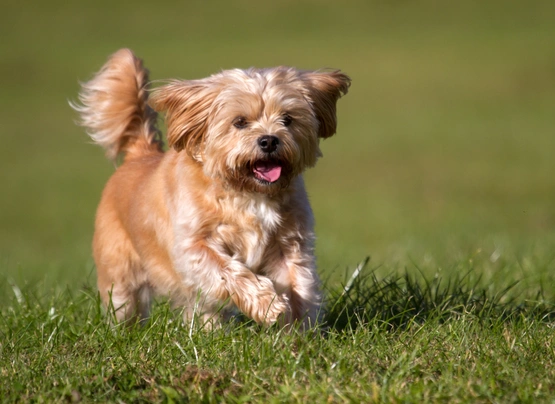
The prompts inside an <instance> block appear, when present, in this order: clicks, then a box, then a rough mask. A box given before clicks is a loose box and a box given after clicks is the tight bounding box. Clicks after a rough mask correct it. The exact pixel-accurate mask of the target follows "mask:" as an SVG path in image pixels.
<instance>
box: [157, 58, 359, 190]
mask: <svg viewBox="0 0 555 404" xmlns="http://www.w3.org/2000/svg"><path fill="white" fill-rule="evenodd" d="M349 84H350V79H349V77H347V76H346V75H344V74H342V73H340V72H310V71H299V70H296V69H293V68H287V67H278V68H274V69H249V70H227V71H224V72H222V73H219V74H216V75H213V76H210V77H208V78H206V79H202V80H191V81H173V82H171V83H170V84H168V85H165V86H162V87H160V88H158V89H157V90H155V92H154V94H153V95H152V98H151V104H152V105H153V107H154V108H155V109H156V110H158V111H166V122H167V127H168V134H167V138H168V143H169V145H170V146H171V147H173V148H175V149H176V150H177V151H181V150H183V151H185V152H186V153H187V154H189V155H190V156H191V157H192V158H193V159H195V160H196V161H197V162H198V163H199V164H202V165H203V168H204V172H205V174H206V175H208V176H210V177H212V178H214V179H220V180H221V181H223V183H224V184H225V185H227V186H231V187H233V188H235V189H238V190H244V191H252V192H259V193H265V194H270V195H272V194H276V193H278V192H279V191H280V190H282V189H283V188H286V187H287V186H288V185H289V183H290V181H291V179H292V178H294V177H295V176H297V175H299V174H301V173H302V172H303V171H304V170H305V169H306V168H308V167H311V166H313V165H314V164H315V163H316V160H317V159H318V157H319V156H320V155H321V153H320V148H319V140H320V138H327V137H329V136H331V135H333V134H334V133H335V130H336V126H337V119H336V102H337V100H338V99H339V97H341V95H343V94H345V93H346V92H347V90H348V87H349Z"/></svg>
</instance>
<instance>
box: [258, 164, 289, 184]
mask: <svg viewBox="0 0 555 404" xmlns="http://www.w3.org/2000/svg"><path fill="white" fill-rule="evenodd" d="M281 169H282V165H281V163H280V162H279V161H276V160H258V161H256V162H255V163H254V165H253V167H252V172H253V174H254V177H255V178H256V179H257V180H259V181H263V182H269V183H274V182H276V181H277V180H279V178H280V177H281Z"/></svg>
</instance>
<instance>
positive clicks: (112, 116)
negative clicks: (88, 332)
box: [74, 49, 350, 328]
mask: <svg viewBox="0 0 555 404" xmlns="http://www.w3.org/2000/svg"><path fill="white" fill-rule="evenodd" d="M349 84H350V79H349V77H347V76H346V75H344V74H342V73H340V72H339V71H330V72H318V71H300V70H296V69H293V68H289V67H277V68H271V69H254V68H251V69H248V70H238V69H236V70H227V71H223V72H221V73H217V74H215V75H213V76H210V77H208V78H205V79H201V80H184V81H177V80H175V81H170V82H169V83H167V84H166V85H163V86H162V87H159V88H157V89H155V90H154V91H153V94H152V96H151V97H150V100H148V92H147V90H148V89H147V87H148V73H147V71H146V70H145V69H144V68H143V66H142V62H141V61H140V59H137V58H136V57H135V56H134V55H133V53H132V52H131V51H130V50H128V49H122V50H120V51H118V52H117V53H115V54H114V55H112V56H111V58H110V59H109V60H108V62H107V63H106V64H105V65H104V67H102V69H101V70H100V71H99V72H98V73H97V74H96V75H95V76H94V78H93V79H92V80H90V81H89V82H87V83H85V84H83V86H82V91H81V93H80V97H79V99H80V105H77V106H74V108H75V109H76V110H77V111H79V112H80V114H81V123H82V125H83V126H85V127H86V128H87V129H88V133H89V135H90V136H91V138H92V139H93V140H94V141H95V142H96V143H98V144H99V145H101V146H102V147H103V148H104V149H105V150H106V153H107V156H108V157H109V158H111V159H113V160H115V159H116V158H117V157H118V156H119V155H120V154H124V156H125V157H124V160H123V164H122V165H121V166H120V167H119V168H118V169H117V170H116V172H115V173H114V175H113V176H112V177H111V178H110V180H109V181H108V183H107V185H106V187H105V189H104V192H103V194H102V199H101V201H100V205H99V207H98V211H97V215H96V224H95V233H94V241H93V254H94V259H95V262H96V266H97V272H98V288H99V291H100V294H101V296H102V299H103V301H104V302H105V303H106V304H107V305H109V304H113V307H114V308H115V309H116V317H117V319H118V320H126V319H129V318H134V317H136V316H139V317H141V318H145V317H146V316H148V312H149V306H150V300H151V296H152V295H153V294H165V295H169V296H170V298H171V300H172V301H173V302H175V304H177V305H179V306H181V307H183V308H184V313H185V319H186V320H190V319H191V318H192V315H193V314H195V313H196V314H199V315H201V316H202V317H203V318H204V320H206V321H208V322H212V321H216V322H217V321H219V319H220V317H221V313H225V312H226V311H227V310H228V309H229V308H231V307H233V306H235V307H237V308H239V310H241V311H242V312H243V313H244V314H245V315H247V316H248V317H250V318H252V319H254V320H255V321H257V322H258V323H263V324H272V323H274V322H276V321H277V320H278V319H281V321H282V322H283V323H284V324H293V323H295V322H301V325H302V326H303V327H304V328H307V327H310V326H313V325H314V324H315V323H316V322H317V320H318V314H319V311H320V306H321V303H322V297H321V293H320V289H319V280H318V276H317V274H316V270H315V259H314V232H313V216H312V211H311V209H310V205H309V202H308V198H307V195H306V192H305V187H304V184H303V179H302V176H301V174H302V173H303V171H304V170H305V169H306V168H308V167H312V166H313V165H314V164H315V163H316V160H317V159H318V157H319V156H320V155H321V153H320V149H319V147H318V144H319V141H320V139H321V138H327V137H329V136H331V135H333V134H334V133H335V130H336V126H337V122H336V102H337V100H338V99H339V98H340V96H341V95H343V94H345V93H346V92H347V89H348V87H349ZM148 102H150V105H152V108H153V109H152V108H151V107H150V106H149V104H148ZM154 110H156V111H160V112H165V114H166V123H167V127H168V131H167V140H168V144H169V147H170V149H169V151H167V152H165V153H164V152H163V151H162V148H161V142H160V136H159V132H158V130H157V129H156V126H155V122H156V118H157V114H156V112H155V111H154Z"/></svg>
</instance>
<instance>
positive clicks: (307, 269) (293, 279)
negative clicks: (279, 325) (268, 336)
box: [280, 242, 323, 330]
mask: <svg viewBox="0 0 555 404" xmlns="http://www.w3.org/2000/svg"><path fill="white" fill-rule="evenodd" d="M303 244H304V243H302V242H300V243H299V242H297V243H291V244H289V246H290V247H291V248H284V249H283V253H284V256H285V257H284V265H283V272H282V274H281V275H280V277H281V278H282V279H283V278H284V277H285V278H286V279H287V283H288V284H289V287H288V289H289V293H288V297H289V305H290V311H289V312H288V313H287V316H286V322H287V323H290V324H292V323H300V324H301V328H302V329H304V330H306V329H309V328H312V327H314V326H315V325H316V323H317V322H318V320H319V318H320V317H321V315H322V314H323V313H322V293H321V291H320V279H319V277H318V274H317V273H316V264H315V262H314V261H315V259H314V254H313V253H312V248H310V247H309V246H307V245H303Z"/></svg>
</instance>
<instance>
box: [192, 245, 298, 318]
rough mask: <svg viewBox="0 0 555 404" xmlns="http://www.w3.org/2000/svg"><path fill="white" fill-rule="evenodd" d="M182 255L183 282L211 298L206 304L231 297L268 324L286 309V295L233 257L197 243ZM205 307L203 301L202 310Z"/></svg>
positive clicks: (206, 298)
mask: <svg viewBox="0 0 555 404" xmlns="http://www.w3.org/2000/svg"><path fill="white" fill-rule="evenodd" d="M186 256H187V258H188V259H187V260H186V263H185V265H184V267H185V268H188V270H187V271H186V273H185V277H184V279H185V282H186V284H188V286H189V288H191V289H193V288H194V289H193V290H195V289H196V290H200V293H201V295H202V300H203V301H204V302H209V301H211V302H213V303H212V304H211V305H210V306H214V307H216V306H217V305H216V304H215V303H216V302H218V301H219V302H223V301H225V300H227V299H231V301H232V302H233V303H234V304H235V305H236V306H237V307H238V308H239V310H241V311H242V312H243V313H244V314H245V315H247V316H248V317H250V318H252V319H253V320H254V321H256V322H257V323H262V324H268V325H269V324H273V323H274V322H276V321H277V319H278V317H279V316H280V314H282V313H285V312H287V311H288V302H287V298H286V297H285V296H283V295H282V296H279V295H278V294H277V292H276V290H275V288H274V285H273V283H272V281H271V280H270V279H269V278H267V277H265V276H260V275H255V274H254V273H253V272H251V271H250V270H249V268H248V267H246V266H245V265H244V264H243V263H242V262H240V261H239V260H237V259H236V258H234V257H232V256H229V255H227V254H224V253H222V252H218V251H215V250H213V249H212V248H210V247H208V246H206V245H204V246H201V247H199V245H198V244H197V247H196V248H195V249H194V250H191V251H189V252H188V253H187V254H186ZM187 261H188V262H187ZM207 309H208V310H209V307H207V306H206V305H205V306H204V309H203V310H204V311H206V310H207Z"/></svg>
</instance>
